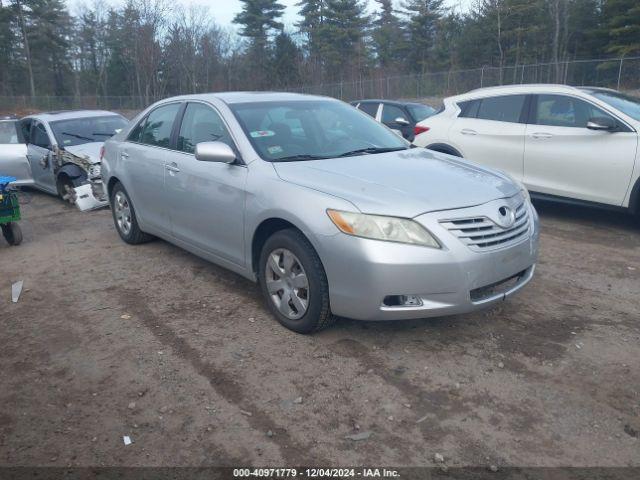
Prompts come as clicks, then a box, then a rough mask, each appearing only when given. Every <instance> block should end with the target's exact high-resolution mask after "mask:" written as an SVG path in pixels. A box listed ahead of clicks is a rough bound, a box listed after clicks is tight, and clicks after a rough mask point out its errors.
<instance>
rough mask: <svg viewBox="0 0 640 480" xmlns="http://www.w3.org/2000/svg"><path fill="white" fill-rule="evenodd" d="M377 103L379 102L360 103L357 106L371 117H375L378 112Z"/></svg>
mask: <svg viewBox="0 0 640 480" xmlns="http://www.w3.org/2000/svg"><path fill="white" fill-rule="evenodd" d="M378 105H380V104H379V103H361V104H360V106H359V107H358V108H359V109H360V110H362V111H363V112H364V113H368V114H369V115H371V116H372V117H373V118H376V114H377V113H378Z"/></svg>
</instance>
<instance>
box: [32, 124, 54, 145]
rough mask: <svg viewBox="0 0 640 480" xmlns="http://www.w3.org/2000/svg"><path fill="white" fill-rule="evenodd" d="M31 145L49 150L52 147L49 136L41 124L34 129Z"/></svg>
mask: <svg viewBox="0 0 640 480" xmlns="http://www.w3.org/2000/svg"><path fill="white" fill-rule="evenodd" d="M31 143H32V144H34V145H37V146H38V147H42V148H49V147H50V146H51V141H50V140H49V135H48V134H47V131H46V130H45V128H44V125H42V124H41V123H38V124H36V126H35V128H33V127H32V132H31Z"/></svg>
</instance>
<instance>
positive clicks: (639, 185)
mask: <svg viewBox="0 0 640 480" xmlns="http://www.w3.org/2000/svg"><path fill="white" fill-rule="evenodd" d="M629 211H630V212H631V213H633V214H634V215H640V177H638V178H637V179H636V183H635V184H634V185H633V188H632V189H631V195H630V196H629Z"/></svg>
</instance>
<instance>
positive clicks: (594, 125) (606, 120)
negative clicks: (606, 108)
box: [587, 117, 618, 132]
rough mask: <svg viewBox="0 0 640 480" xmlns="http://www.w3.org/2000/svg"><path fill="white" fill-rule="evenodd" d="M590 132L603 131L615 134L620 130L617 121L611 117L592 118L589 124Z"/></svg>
mask: <svg viewBox="0 0 640 480" xmlns="http://www.w3.org/2000/svg"><path fill="white" fill-rule="evenodd" d="M587 128H588V129H589V130H603V131H606V132H613V131H615V130H617V129H618V125H617V124H616V121H615V120H614V119H613V118H611V117H592V118H590V119H589V121H588V122H587Z"/></svg>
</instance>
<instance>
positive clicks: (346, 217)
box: [327, 210, 440, 248]
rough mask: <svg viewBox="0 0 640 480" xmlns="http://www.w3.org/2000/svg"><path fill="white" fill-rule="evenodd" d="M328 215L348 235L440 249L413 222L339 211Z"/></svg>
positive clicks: (404, 219)
mask: <svg viewBox="0 0 640 480" xmlns="http://www.w3.org/2000/svg"><path fill="white" fill-rule="evenodd" d="M327 214H328V215H329V218H330V219H331V221H332V222H333V223H334V224H335V226H336V227H338V229H339V230H340V231H341V232H343V233H346V234H347V235H353V236H355V237H362V238H370V239H373V240H386V241H388V242H398V243H409V244H412V245H422V246H424V247H431V248H440V244H439V243H438V241H437V240H436V239H435V237H434V236H433V235H431V233H429V232H428V231H427V229H425V228H424V227H423V226H422V225H420V224H419V223H417V222H414V221H413V220H409V219H406V218H397V217H383V216H380V215H366V214H364V213H354V212H340V211H338V210H327Z"/></svg>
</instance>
